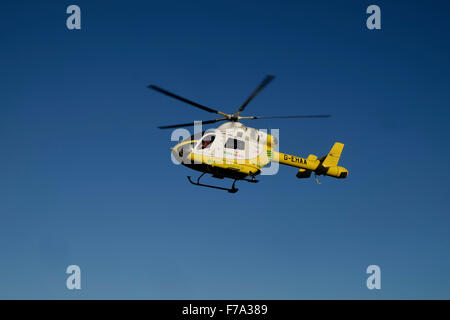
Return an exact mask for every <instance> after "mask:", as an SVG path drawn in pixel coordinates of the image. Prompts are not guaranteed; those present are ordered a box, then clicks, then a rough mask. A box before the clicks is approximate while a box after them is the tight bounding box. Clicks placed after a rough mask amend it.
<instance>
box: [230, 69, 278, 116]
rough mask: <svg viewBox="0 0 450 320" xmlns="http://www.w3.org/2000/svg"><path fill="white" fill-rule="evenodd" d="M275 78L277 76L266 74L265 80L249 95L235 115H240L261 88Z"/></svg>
mask: <svg viewBox="0 0 450 320" xmlns="http://www.w3.org/2000/svg"><path fill="white" fill-rule="evenodd" d="M274 78H275V76H272V75H268V76H266V77H265V78H264V80H263V81H262V82H261V83H260V84H259V86H258V87H257V88H256V89H255V91H253V93H252V94H251V95H250V97H248V99H247V100H246V101H245V102H244V104H243V105H242V106H241V107H240V108H239V110H238V111H236V113H235V114H234V116H235V117H237V116H239V114H240V113H241V112H242V111H243V110H244V109H245V107H246V106H247V105H248V104H249V103H250V101H252V100H253V98H254V97H256V95H257V94H258V93H260V92H261V90H262V89H264V87H265V86H267V85H268V84H269V83H270V82H271V81H272V80H273V79H274Z"/></svg>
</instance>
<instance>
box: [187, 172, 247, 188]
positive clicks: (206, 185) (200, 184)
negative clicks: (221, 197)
mask: <svg viewBox="0 0 450 320" xmlns="http://www.w3.org/2000/svg"><path fill="white" fill-rule="evenodd" d="M205 174H206V172H205V173H202V174H201V175H200V177H198V178H197V182H194V181H192V180H191V176H188V177H187V178H188V180H189V182H190V183H192V184H193V185H196V186H199V187H207V188H213V189H219V190H225V191H228V192H229V193H236V192H237V191H238V190H239V189H237V188H235V186H234V185H235V184H236V181H237V179H235V180H234V181H233V184H232V185H231V188H230V189H229V188H224V187H219V186H213V185H210V184H203V183H200V179H201V178H202V177H203V176H204V175H205Z"/></svg>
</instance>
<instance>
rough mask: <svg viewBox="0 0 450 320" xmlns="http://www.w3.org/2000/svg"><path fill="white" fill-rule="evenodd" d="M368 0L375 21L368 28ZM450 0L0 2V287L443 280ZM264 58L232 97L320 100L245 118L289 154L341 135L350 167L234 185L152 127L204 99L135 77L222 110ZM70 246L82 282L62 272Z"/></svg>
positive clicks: (246, 289)
mask: <svg viewBox="0 0 450 320" xmlns="http://www.w3.org/2000/svg"><path fill="white" fill-rule="evenodd" d="M70 4H77V5H79V6H80V8H81V15H82V21H81V23H82V24H81V27H82V29H81V30H79V31H73V30H72V31H71V30H68V29H67V28H66V18H67V16H68V15H67V14H66V8H67V6H68V5H70ZM370 4H378V5H379V6H380V8H381V20H382V21H381V24H382V29H381V30H376V31H370V30H368V29H367V28H366V18H367V17H368V15H367V14H366V8H367V6H369V5H370ZM449 13H450V4H449V2H448V1H432V2H430V1H261V0H260V1H132V0H130V1H121V2H118V1H84V0H76V1H45V2H42V1H41V2H36V1H7V2H2V6H1V11H0V40H1V50H0V298H31V299H35V298H43V299H50V298H62V299H72V298H87V299H93V298H101V299H108V298H115V299H118V298H124V299H179V298H182V299H200V298H201V299H222V298H242V299H243V298H254V299H305V298H312V299H315V298H319V299H321V298H325V299H337V298H342V299H355V298H358V299H373V298H384V299H392V298H402V299H410V298H426V299H429V298H447V299H448V298H450V272H449V270H450V250H449V249H450V233H449V230H450V229H449V223H450V214H449V202H450V200H449V186H448V185H449V183H450V170H449V164H448V160H449V158H450V143H449V141H450V131H449V129H448V121H449V115H450V114H449V113H450V112H449V108H450V105H449V103H450V90H449V89H450V62H449V57H450V46H449V39H450V34H449V33H450V19H449ZM266 74H274V75H276V79H275V80H274V81H273V82H272V83H271V84H270V85H269V86H268V87H267V88H266V89H265V90H264V91H263V92H262V93H261V94H260V95H259V96H257V97H256V98H255V99H254V100H253V101H252V103H251V104H250V105H248V107H247V108H246V110H245V112H244V113H243V114H242V115H274V114H281V115H290V114H317V113H325V114H328V113H330V114H332V115H333V117H332V118H329V119H304V120H303V119H301V120H297V119H289V120H284V119H274V120H260V121H253V122H247V123H246V124H248V125H252V126H255V127H256V128H269V129H271V128H279V129H280V151H281V152H286V153H290V154H295V155H299V156H304V157H306V156H308V154H310V153H313V154H316V155H319V156H321V155H324V154H326V153H327V152H328V151H329V149H330V148H331V146H332V144H333V143H334V142H336V141H339V142H343V143H344V144H345V148H344V151H343V154H342V157H341V160H340V163H341V165H342V166H344V167H346V168H348V170H349V172H350V173H349V177H348V178H347V179H345V180H337V179H333V178H326V177H325V178H324V177H322V179H321V180H322V184H321V185H317V184H316V183H315V182H314V179H313V178H311V179H308V180H299V179H297V178H296V177H295V175H296V171H297V170H296V169H295V168H291V167H281V168H280V172H279V173H278V174H277V175H275V176H263V177H261V181H260V183H258V184H249V183H243V182H241V183H238V187H239V188H240V190H239V192H238V193H236V194H228V193H226V192H222V191H218V190H212V189H204V188H198V187H195V186H192V185H190V184H189V183H188V181H187V180H186V175H190V174H193V175H194V176H195V173H194V172H191V171H190V170H189V169H187V168H185V167H181V166H175V165H174V164H173V163H172V162H171V160H170V150H169V147H171V146H172V145H173V142H171V141H170V131H163V130H159V129H157V126H158V125H166V124H172V123H180V122H190V121H193V120H201V119H211V118H214V116H213V117H211V116H210V114H208V113H206V112H203V111H201V110H197V109H195V108H192V107H190V106H188V105H185V104H183V103H181V102H178V101H175V100H173V99H170V98H168V97H165V96H163V95H161V94H158V93H157V92H153V91H151V90H149V89H147V88H146V86H147V85H148V84H151V83H154V84H157V85H160V86H161V87H164V88H167V89H170V90H173V91H174V92H176V93H179V94H181V95H184V96H186V97H188V98H191V99H194V100H196V101H198V102H200V103H203V104H205V105H207V106H211V107H213V108H219V109H221V110H223V111H225V112H229V113H232V112H234V111H235V110H236V109H237V108H238V107H239V105H240V104H241V103H242V102H243V101H244V100H245V99H246V98H247V96H248V95H249V94H250V92H251V91H252V90H253V89H254V88H255V86H256V85H257V84H258V82H259V81H261V80H262V79H263V77H264V76H265V75H266ZM205 181H206V180H205ZM209 181H212V182H216V183H223V184H225V181H220V180H218V181H213V180H211V179H210V180H209ZM226 182H228V181H226ZM228 183H229V182H228ZM71 264H76V265H79V266H80V267H81V272H82V289H81V290H80V291H76V290H74V291H69V290H67V289H66V286H65V282H66V277H67V275H66V274H65V270H66V267H67V266H68V265H71ZM371 264H376V265H379V266H380V267H381V273H382V281H381V285H382V289H381V290H379V291H377V290H372V291H370V290H368V289H367V288H366V284H365V282H366V278H367V276H368V275H367V274H366V273H365V272H366V268H367V266H369V265H371Z"/></svg>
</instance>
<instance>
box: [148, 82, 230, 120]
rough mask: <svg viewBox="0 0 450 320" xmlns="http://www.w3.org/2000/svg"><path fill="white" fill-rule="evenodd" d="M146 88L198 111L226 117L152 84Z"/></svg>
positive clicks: (221, 113)
mask: <svg viewBox="0 0 450 320" xmlns="http://www.w3.org/2000/svg"><path fill="white" fill-rule="evenodd" d="M147 88H150V89H153V90H156V91H158V92H161V93H162V94H165V95H166V96H169V97H172V98H175V99H177V100H180V101H183V102H185V103H187V104H190V105H191V106H194V107H197V108H200V109H202V110H205V111H208V112H211V113H217V114H220V115H222V116H228V114H226V113H223V112H220V111H218V110H215V109H212V108H208V107H205V106H203V105H201V104H199V103H197V102H194V101H191V100H188V99H186V98H183V97H180V96H179V95H176V94H174V93H172V92H169V91H167V90H164V89H162V88H160V87H157V86H155V85H152V84H151V85H149V86H147Z"/></svg>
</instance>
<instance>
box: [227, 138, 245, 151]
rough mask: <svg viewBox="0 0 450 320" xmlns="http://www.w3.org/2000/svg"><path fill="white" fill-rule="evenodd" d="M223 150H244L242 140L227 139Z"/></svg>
mask: <svg viewBox="0 0 450 320" xmlns="http://www.w3.org/2000/svg"><path fill="white" fill-rule="evenodd" d="M225 148H227V149H237V150H244V149H245V142H244V141H242V140H238V139H233V138H228V140H227V142H226V143H225Z"/></svg>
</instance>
